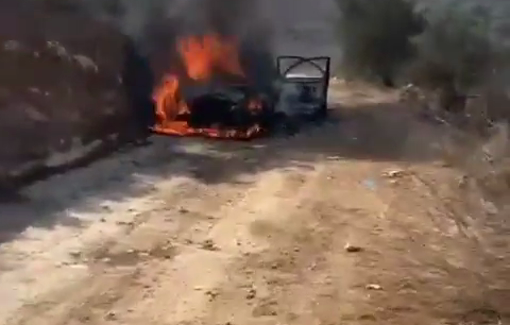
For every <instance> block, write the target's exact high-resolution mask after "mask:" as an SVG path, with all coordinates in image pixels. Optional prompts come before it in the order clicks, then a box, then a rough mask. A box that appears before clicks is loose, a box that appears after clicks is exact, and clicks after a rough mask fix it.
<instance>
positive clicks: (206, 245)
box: [202, 239, 218, 251]
mask: <svg viewBox="0 0 510 325" xmlns="http://www.w3.org/2000/svg"><path fill="white" fill-rule="evenodd" d="M202 248H203V249H206V250H209V251H217V250H218V247H216V245H215V244H214V242H213V241H212V239H206V240H204V242H203V243H202Z"/></svg>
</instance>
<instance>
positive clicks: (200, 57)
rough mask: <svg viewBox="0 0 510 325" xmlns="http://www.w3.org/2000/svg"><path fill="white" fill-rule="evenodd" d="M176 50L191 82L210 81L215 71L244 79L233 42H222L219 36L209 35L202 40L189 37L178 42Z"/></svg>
mask: <svg viewBox="0 0 510 325" xmlns="http://www.w3.org/2000/svg"><path fill="white" fill-rule="evenodd" d="M177 48H178V51H179V54H180V55H181V57H182V58H183V60H184V64H185V66H186V72H187V74H188V76H189V77H190V78H191V79H193V80H206V79H210V78H211V76H212V74H213V72H214V70H215V69H217V70H219V71H222V72H226V73H229V74H232V75H236V76H241V77H244V73H243V69H242V68H241V64H240V62H239V53H238V51H237V46H236V44H235V42H232V41H222V40H221V39H220V38H219V36H217V35H215V34H211V35H206V36H204V37H203V38H202V39H200V38H198V37H190V38H188V39H183V40H180V41H179V43H178V46H177Z"/></svg>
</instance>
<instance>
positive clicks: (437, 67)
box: [411, 6, 494, 89]
mask: <svg viewBox="0 0 510 325" xmlns="http://www.w3.org/2000/svg"><path fill="white" fill-rule="evenodd" d="M424 14H425V16H426V17H427V21H428V24H427V28H426V29H425V30H424V32H423V33H421V34H420V35H418V36H416V37H414V38H413V40H412V42H413V44H414V46H415V48H416V54H417V56H416V58H415V59H414V63H413V65H412V69H411V76H412V78H413V81H414V82H416V83H419V84H423V85H425V86H435V85H438V86H441V85H444V84H451V85H453V86H455V88H459V89H468V88H470V87H473V86H476V85H477V83H479V82H480V81H482V80H483V78H484V77H485V76H486V74H487V72H488V70H489V68H490V65H491V60H492V57H493V52H494V51H493V46H492V41H491V38H490V18H489V16H488V14H487V13H486V12H485V11H482V10H480V9H479V8H475V9H471V10H468V9H462V8H459V7H453V6H452V7H441V8H438V9H435V10H434V11H429V12H426V13H424Z"/></svg>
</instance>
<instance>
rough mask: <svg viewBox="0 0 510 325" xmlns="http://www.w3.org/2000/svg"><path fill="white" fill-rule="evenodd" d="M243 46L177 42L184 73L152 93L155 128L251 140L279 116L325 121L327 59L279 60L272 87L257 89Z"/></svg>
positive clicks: (211, 38)
mask: <svg viewBox="0 0 510 325" xmlns="http://www.w3.org/2000/svg"><path fill="white" fill-rule="evenodd" d="M239 48H240V47H239V45H238V44H237V43H236V41H235V40H233V39H228V38H227V37H225V36H220V35H219V34H209V35H205V36H189V37H183V38H180V39H178V40H177V44H176V51H177V53H178V57H179V58H180V61H181V63H182V67H183V69H182V70H183V72H180V73H179V72H174V73H171V72H170V73H166V74H165V75H164V76H163V78H162V80H161V82H160V83H159V85H157V86H156V88H155V90H154V93H153V100H154V102H155V110H156V123H155V125H154V126H153V128H152V130H153V131H154V132H156V133H158V134H166V135H179V136H190V135H202V136H207V137H213V138H233V139H251V138H254V137H257V136H260V135H263V134H265V133H267V132H268V131H270V130H271V128H272V127H273V125H274V123H275V121H276V119H275V116H277V115H278V116H280V117H282V116H283V117H286V116H303V117H307V118H309V117H324V116H325V115H326V111H327V107H326V97H327V89H328V81H329V74H330V59H329V58H328V57H315V58H303V57H298V56H281V57H278V58H277V60H276V64H275V67H274V68H275V70H276V71H277V74H276V77H275V80H273V82H272V83H271V87H270V88H269V89H268V88H267V87H266V88H264V89H261V88H260V87H256V86H255V85H254V83H253V82H252V80H251V79H250V77H249V76H248V74H247V72H246V69H245V67H244V66H243V64H242V60H241V55H240V51H239Z"/></svg>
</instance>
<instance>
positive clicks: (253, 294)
mask: <svg viewBox="0 0 510 325" xmlns="http://www.w3.org/2000/svg"><path fill="white" fill-rule="evenodd" d="M256 296H257V290H255V288H251V289H250V290H248V293H247V294H246V299H248V300H251V299H253V298H255V297H256Z"/></svg>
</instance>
